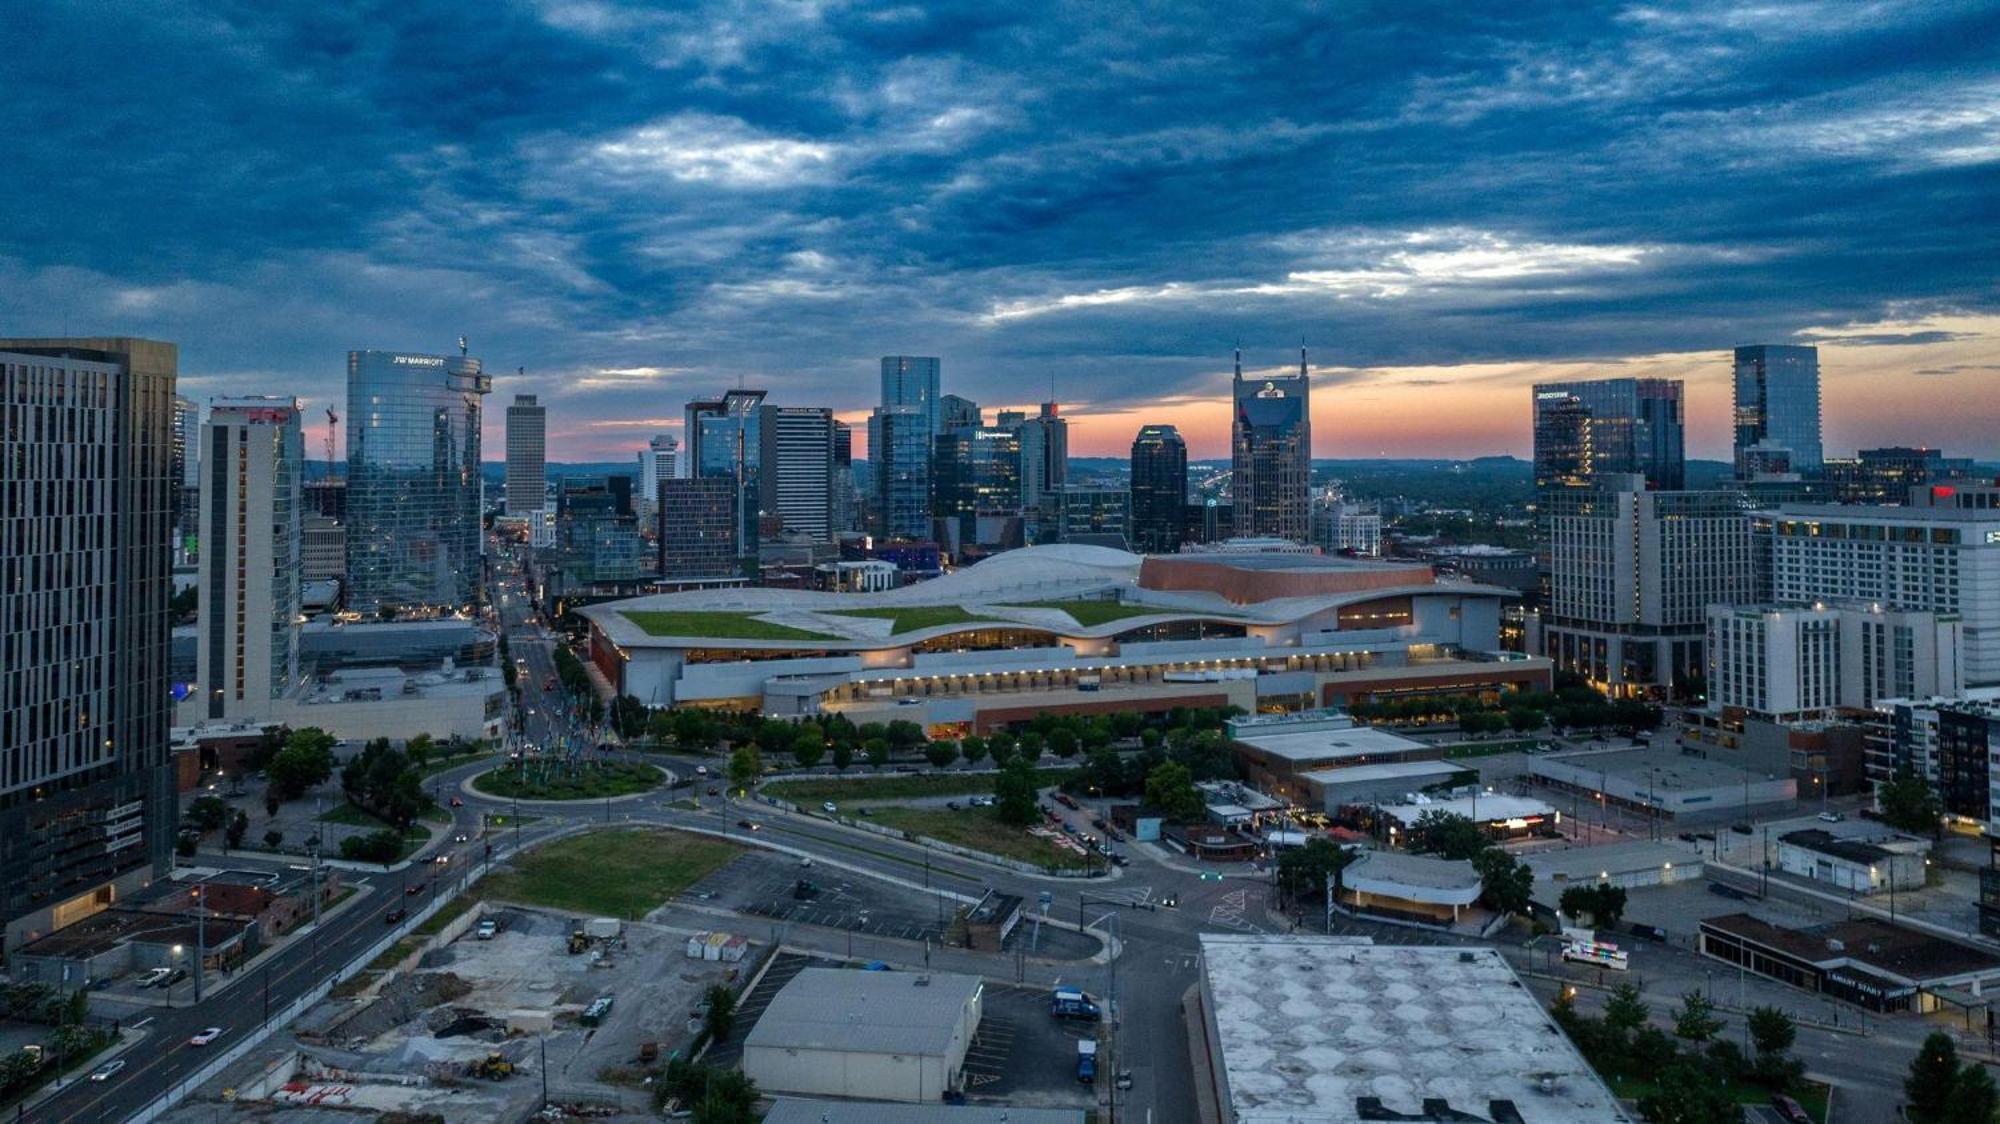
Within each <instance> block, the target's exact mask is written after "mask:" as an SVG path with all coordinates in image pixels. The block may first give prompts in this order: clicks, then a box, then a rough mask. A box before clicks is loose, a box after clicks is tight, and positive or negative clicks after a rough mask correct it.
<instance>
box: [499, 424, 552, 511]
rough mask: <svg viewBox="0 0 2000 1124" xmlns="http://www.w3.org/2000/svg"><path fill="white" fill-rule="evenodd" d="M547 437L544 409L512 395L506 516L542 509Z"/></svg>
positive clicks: (546, 477)
mask: <svg viewBox="0 0 2000 1124" xmlns="http://www.w3.org/2000/svg"><path fill="white" fill-rule="evenodd" d="M548 436H549V411H548V407H546V406H543V405H540V404H539V403H537V402H536V401H535V396H534V395H532V394H516V395H515V396H514V404H513V405H511V406H509V407H507V514H509V515H528V514H530V513H533V512H537V511H540V510H541V509H542V490H543V488H544V487H545V486H546V485H547V484H548V481H549V474H548V465H547V456H548Z"/></svg>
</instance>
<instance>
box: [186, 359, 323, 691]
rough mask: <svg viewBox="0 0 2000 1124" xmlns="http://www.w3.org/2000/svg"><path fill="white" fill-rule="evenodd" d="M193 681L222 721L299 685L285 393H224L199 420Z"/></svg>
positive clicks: (301, 556)
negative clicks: (201, 470)
mask: <svg viewBox="0 0 2000 1124" xmlns="http://www.w3.org/2000/svg"><path fill="white" fill-rule="evenodd" d="M201 446H202V451H203V454H204V455H203V457H202V460H203V462H204V465H205V467H206V470H207V471H206V479H205V480H204V481H203V483H202V490H201V537H202V540H203V541H204V542H208V543H212V544H214V549H211V550H206V551H203V552H202V558H201V576H200V583H201V596H200V611H199V614H198V618H197V619H198V625H197V629H198V635H199V640H198V643H197V646H196V657H195V660H196V663H195V666H196V673H195V682H196V689H197V690H198V691H199V692H200V695H201V699H202V713H203V716H204V717H206V718H208V719H211V720H215V721H228V720H231V719H234V718H236V717H238V716H239V715H242V714H243V713H244V708H245V704H248V705H249V706H250V707H251V708H253V709H256V708H260V707H262V705H263V704H265V703H268V702H269V701H270V700H272V699H278V698H284V697H286V696H288V695H290V694H291V693H292V692H294V691H296V690H297V689H298V686H299V683H300V675H301V668H300V666H299V583H300V580H301V579H302V578H303V576H304V560H305V552H304V519H303V515H302V508H303V503H302V502H301V499H300V487H299V484H300V477H301V476H302V475H303V473H304V471H305V435H304V433H303V431H302V430H301V428H300V421H299V405H298V402H297V400H296V399H291V398H226V399H217V400H216V401H215V402H213V403H212V404H211V405H210V409H209V412H208V422H207V424H205V425H203V426H202V430H201Z"/></svg>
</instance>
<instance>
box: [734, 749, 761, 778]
mask: <svg viewBox="0 0 2000 1124" xmlns="http://www.w3.org/2000/svg"><path fill="white" fill-rule="evenodd" d="M763 775H764V761H763V758H761V757H759V756H758V754H757V747H756V746H751V745H740V746H737V747H736V751H735V752H734V753H731V754H730V755H729V783H730V784H731V785H734V786H735V787H737V788H739V789H743V788H749V787H750V786H751V785H753V784H755V783H757V778H758V777H760V776H763Z"/></svg>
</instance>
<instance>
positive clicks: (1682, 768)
mask: <svg viewBox="0 0 2000 1124" xmlns="http://www.w3.org/2000/svg"><path fill="white" fill-rule="evenodd" d="M1542 761H1546V762H1549V763H1550V764H1555V765H1569V766H1571V767H1573V768H1578V769H1584V770H1587V771H1589V772H1592V773H1604V774H1607V775H1609V776H1614V777H1622V778H1624V779H1626V780H1636V781H1637V782H1639V783H1640V784H1642V785H1652V786H1653V787H1654V788H1655V790H1656V791H1659V792H1678V791H1682V790H1685V789H1704V788H1720V787H1722V786H1724V785H1741V784H1743V782H1744V781H1745V780H1746V779H1748V780H1752V781H1763V780H1769V779H1772V778H1770V777H1767V776H1764V775H1762V774H1760V773H1755V772H1751V771H1749V770H1746V769H1739V768H1737V767H1736V766H1734V765H1731V764H1730V763H1729V762H1727V761H1717V760H1715V759H1713V758H1709V757H1695V756H1692V755H1690V754H1685V753H1674V752H1671V748H1670V747H1669V748H1665V749H1656V748H1654V747H1651V746H1639V747H1637V748H1634V749H1609V750H1591V751H1588V752H1584V753H1550V754H1545V755H1543V756H1540V757H1536V758H1534V759H1533V760H1532V761H1531V762H1530V765H1531V767H1532V765H1533V764H1534V763H1536V762H1542Z"/></svg>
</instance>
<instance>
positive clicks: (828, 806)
mask: <svg viewBox="0 0 2000 1124" xmlns="http://www.w3.org/2000/svg"><path fill="white" fill-rule="evenodd" d="M819 810H820V811H822V812H825V813H826V814H827V815H829V816H830V815H833V814H834V813H835V812H838V811H840V808H839V806H838V805H836V804H834V802H833V801H831V800H829V801H827V802H826V803H824V804H821V805H820V806H819Z"/></svg>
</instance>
